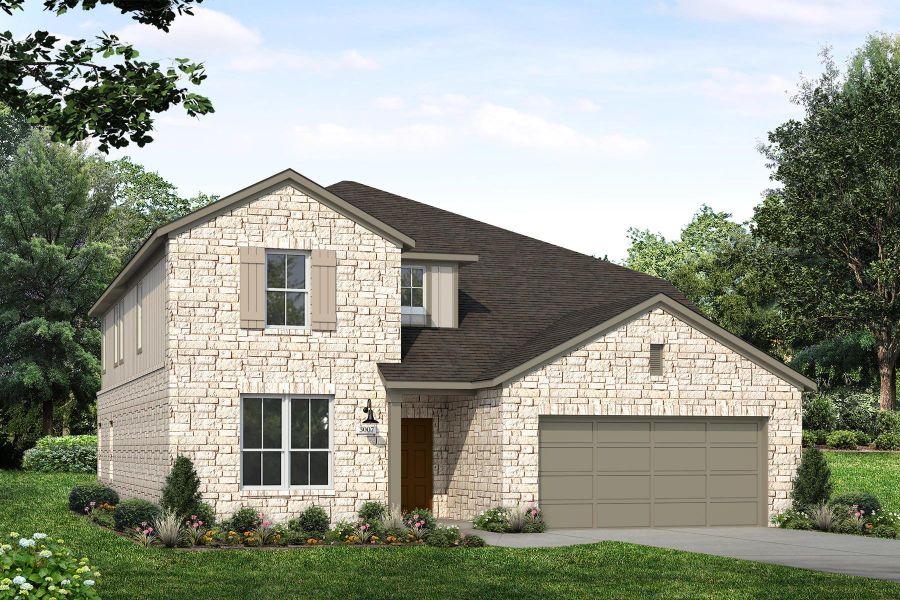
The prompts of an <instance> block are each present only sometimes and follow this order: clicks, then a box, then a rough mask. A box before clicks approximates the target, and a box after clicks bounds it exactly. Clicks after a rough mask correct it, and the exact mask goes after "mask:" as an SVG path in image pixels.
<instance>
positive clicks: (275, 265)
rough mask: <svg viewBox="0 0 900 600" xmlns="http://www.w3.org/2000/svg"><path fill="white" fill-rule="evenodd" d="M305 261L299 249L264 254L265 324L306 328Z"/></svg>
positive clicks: (306, 290)
mask: <svg viewBox="0 0 900 600" xmlns="http://www.w3.org/2000/svg"><path fill="white" fill-rule="evenodd" d="M306 263H307V260H306V254H302V253H299V252H269V253H267V254H266V325H274V326H282V327H285V326H287V327H306V324H307V322H308V319H307V296H308V294H307V292H308V291H309V290H308V288H307V285H306V282H307V280H308V277H307V272H306V269H307V264H306Z"/></svg>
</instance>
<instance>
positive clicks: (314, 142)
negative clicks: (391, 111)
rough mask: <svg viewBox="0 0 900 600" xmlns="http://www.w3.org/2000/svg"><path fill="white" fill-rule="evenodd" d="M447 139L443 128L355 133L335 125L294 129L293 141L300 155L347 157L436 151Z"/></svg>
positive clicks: (426, 126)
mask: <svg viewBox="0 0 900 600" xmlns="http://www.w3.org/2000/svg"><path fill="white" fill-rule="evenodd" d="M449 138H450V132H449V130H448V129H446V128H445V127H439V126H436V125H429V124H422V123H415V124H412V125H408V126H404V127H397V128H395V129H390V130H385V131H375V130H366V129H354V128H351V127H345V126H343V125H338V124H335V123H320V124H319V125H316V126H313V127H307V126H298V127H295V128H294V140H295V141H296V142H297V144H298V145H299V147H300V152H301V153H304V152H308V153H309V154H310V155H312V156H320V155H321V154H323V153H325V154H329V155H335V154H337V155H350V154H354V153H357V152H360V151H371V150H379V149H382V150H383V149H391V148H436V147H440V146H443V145H444V144H446V143H447V141H448V140H449Z"/></svg>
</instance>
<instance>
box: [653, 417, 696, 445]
mask: <svg viewBox="0 0 900 600" xmlns="http://www.w3.org/2000/svg"><path fill="white" fill-rule="evenodd" d="M653 441H655V442H657V443H663V444H664V443H670V442H671V443H690V442H695V443H705V442H706V423H700V422H696V421H656V422H655V423H654V431H653Z"/></svg>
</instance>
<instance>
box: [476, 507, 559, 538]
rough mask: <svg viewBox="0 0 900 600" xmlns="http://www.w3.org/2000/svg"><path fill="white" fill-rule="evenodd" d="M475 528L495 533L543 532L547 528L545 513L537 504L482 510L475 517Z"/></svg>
mask: <svg viewBox="0 0 900 600" xmlns="http://www.w3.org/2000/svg"><path fill="white" fill-rule="evenodd" d="M472 525H473V526H474V527H475V529H481V530H482V531H491V532H494V533H543V532H544V530H545V529H546V528H547V524H546V523H545V522H544V513H543V512H541V509H540V508H538V507H537V506H528V507H525V508H524V509H511V508H506V507H505V506H497V507H494V508H489V509H488V510H485V511H482V512H481V513H479V514H478V515H477V516H476V517H475V518H474V519H472Z"/></svg>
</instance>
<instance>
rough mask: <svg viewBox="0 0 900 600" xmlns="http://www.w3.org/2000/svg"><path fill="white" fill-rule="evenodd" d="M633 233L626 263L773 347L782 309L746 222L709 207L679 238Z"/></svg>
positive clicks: (764, 345) (742, 333)
mask: <svg viewBox="0 0 900 600" xmlns="http://www.w3.org/2000/svg"><path fill="white" fill-rule="evenodd" d="M628 233H629V238H630V239H631V246H630V247H629V248H628V258H627V259H626V261H625V265H626V266H627V267H629V268H632V269H635V270H638V271H642V272H644V273H648V274H650V275H655V276H657V277H662V278H663V279H667V280H669V281H671V282H672V283H673V284H674V285H675V287H677V288H678V289H679V290H681V291H682V293H684V294H685V295H686V296H687V297H688V298H689V299H690V300H691V301H692V302H694V303H695V304H696V305H697V306H698V307H699V308H700V309H701V310H702V311H703V312H704V313H706V315H707V316H709V317H710V318H711V319H712V320H713V321H715V322H717V323H718V324H720V325H721V326H723V327H725V328H727V329H729V330H730V331H732V332H734V333H736V334H737V335H740V336H741V337H743V338H745V339H747V340H748V341H750V342H751V343H753V344H755V345H757V346H759V347H762V348H766V349H772V347H773V345H774V344H775V342H774V333H775V330H776V317H777V313H776V312H775V311H774V307H773V303H772V302H771V301H770V300H769V299H768V294H767V289H768V287H769V282H768V281H767V275H766V272H765V270H762V269H760V268H758V265H757V264H756V258H755V257H756V256H757V254H758V253H759V247H758V244H757V242H756V241H755V240H754V239H753V237H752V236H751V234H750V231H749V230H748V228H747V227H746V226H744V225H741V224H739V223H735V222H734V221H732V220H731V215H730V214H728V213H725V212H716V211H714V210H713V209H711V208H710V207H709V206H705V205H704V206H702V207H701V208H700V210H699V211H698V212H697V213H696V214H695V215H694V218H693V219H692V220H691V222H690V223H688V225H687V226H685V227H684V229H682V231H681V235H680V236H679V238H678V239H676V240H666V239H665V238H664V237H663V236H662V235H660V234H656V233H652V232H650V231H647V230H637V229H630V230H629V232H628Z"/></svg>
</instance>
